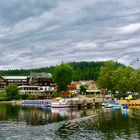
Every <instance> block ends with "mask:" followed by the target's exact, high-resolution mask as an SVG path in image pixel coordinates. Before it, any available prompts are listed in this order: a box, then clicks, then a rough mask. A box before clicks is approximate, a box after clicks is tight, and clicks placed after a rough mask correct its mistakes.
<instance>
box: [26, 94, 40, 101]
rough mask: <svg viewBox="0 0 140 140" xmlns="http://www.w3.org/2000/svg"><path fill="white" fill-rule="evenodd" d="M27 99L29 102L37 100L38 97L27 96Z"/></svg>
mask: <svg viewBox="0 0 140 140" xmlns="http://www.w3.org/2000/svg"><path fill="white" fill-rule="evenodd" d="M28 99H29V100H37V99H38V97H37V96H35V95H29V97H28Z"/></svg>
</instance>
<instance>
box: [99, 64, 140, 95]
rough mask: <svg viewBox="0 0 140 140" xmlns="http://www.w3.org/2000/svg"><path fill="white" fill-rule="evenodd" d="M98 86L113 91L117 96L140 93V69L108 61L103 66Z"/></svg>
mask: <svg viewBox="0 0 140 140" xmlns="http://www.w3.org/2000/svg"><path fill="white" fill-rule="evenodd" d="M97 83H98V86H99V87H100V88H102V89H106V91H107V92H109V91H110V92H111V93H112V94H114V95H115V96H116V97H126V96H128V95H129V94H133V95H135V96H138V97H139V95H140V69H137V70H135V69H133V68H131V67H129V66H128V67H126V66H125V67H124V66H119V67H116V66H115V63H114V62H113V61H108V62H106V63H105V64H104V66H102V67H101V69H100V73H99V78H98V81H97Z"/></svg>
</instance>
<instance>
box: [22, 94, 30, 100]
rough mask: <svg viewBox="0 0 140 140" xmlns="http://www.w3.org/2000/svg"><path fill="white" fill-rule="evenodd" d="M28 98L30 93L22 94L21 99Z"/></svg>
mask: <svg viewBox="0 0 140 140" xmlns="http://www.w3.org/2000/svg"><path fill="white" fill-rule="evenodd" d="M28 98H29V95H28V94H22V95H21V99H23V100H26V99H28Z"/></svg>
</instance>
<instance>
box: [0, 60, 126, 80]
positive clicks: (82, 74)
mask: <svg viewBox="0 0 140 140" xmlns="http://www.w3.org/2000/svg"><path fill="white" fill-rule="evenodd" d="M105 63H106V61H100V62H98V61H97V62H93V61H92V62H87V61H82V62H71V63H68V64H69V65H70V66H71V67H72V68H73V71H74V74H73V80H97V79H98V76H99V73H100V68H101V67H102V66H104V64H105ZM114 64H115V67H116V68H117V67H120V66H123V67H124V65H122V64H120V63H118V62H114ZM55 67H56V66H50V67H42V68H35V69H13V70H0V75H1V76H21V75H22V76H27V75H29V74H30V72H47V73H53V72H54V69H55Z"/></svg>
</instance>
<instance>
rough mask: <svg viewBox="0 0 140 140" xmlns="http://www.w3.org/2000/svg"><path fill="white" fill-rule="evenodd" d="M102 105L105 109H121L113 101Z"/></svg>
mask: <svg viewBox="0 0 140 140" xmlns="http://www.w3.org/2000/svg"><path fill="white" fill-rule="evenodd" d="M102 105H103V106H104V107H106V108H113V107H114V108H121V105H120V104H119V103H117V102H113V101H110V102H107V103H103V104H102Z"/></svg>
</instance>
